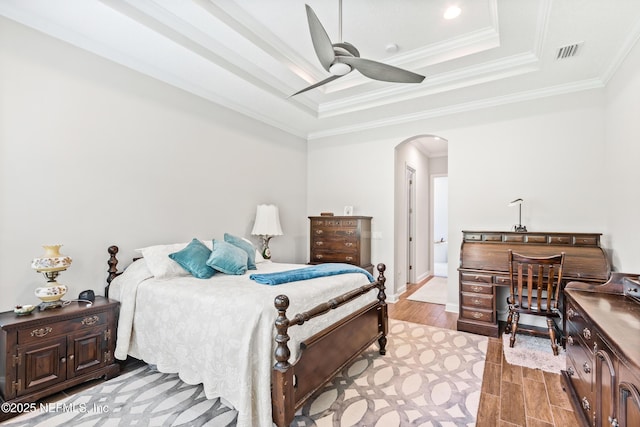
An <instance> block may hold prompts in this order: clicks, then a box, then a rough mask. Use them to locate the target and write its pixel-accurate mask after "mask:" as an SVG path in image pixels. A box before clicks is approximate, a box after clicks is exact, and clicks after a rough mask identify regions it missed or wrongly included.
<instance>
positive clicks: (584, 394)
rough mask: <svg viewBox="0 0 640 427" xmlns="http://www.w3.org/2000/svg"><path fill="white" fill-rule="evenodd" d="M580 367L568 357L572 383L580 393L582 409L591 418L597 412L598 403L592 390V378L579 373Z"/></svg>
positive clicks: (578, 393) (588, 418) (579, 398)
mask: <svg viewBox="0 0 640 427" xmlns="http://www.w3.org/2000/svg"><path fill="white" fill-rule="evenodd" d="M578 369H579V367H578V366H576V363H575V362H574V361H573V360H572V359H571V358H570V357H567V372H568V373H569V377H570V378H571V385H573V388H574V389H575V391H576V394H577V395H578V401H579V405H580V409H582V411H583V412H584V414H585V415H586V417H587V420H591V419H592V418H593V413H594V412H595V404H596V401H595V398H594V392H593V390H592V385H593V384H592V381H591V380H590V379H586V378H584V377H583V376H581V375H580V374H579V373H578V372H579V370H578Z"/></svg>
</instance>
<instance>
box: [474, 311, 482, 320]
mask: <svg viewBox="0 0 640 427" xmlns="http://www.w3.org/2000/svg"><path fill="white" fill-rule="evenodd" d="M472 316H473V318H474V319H479V318H481V317H482V313H478V312H477V311H474V312H473V314H472Z"/></svg>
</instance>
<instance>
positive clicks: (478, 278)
mask: <svg viewBox="0 0 640 427" xmlns="http://www.w3.org/2000/svg"><path fill="white" fill-rule="evenodd" d="M492 278H493V276H491V275H490V274H481V273H460V280H461V281H464V282H480V283H491V281H492Z"/></svg>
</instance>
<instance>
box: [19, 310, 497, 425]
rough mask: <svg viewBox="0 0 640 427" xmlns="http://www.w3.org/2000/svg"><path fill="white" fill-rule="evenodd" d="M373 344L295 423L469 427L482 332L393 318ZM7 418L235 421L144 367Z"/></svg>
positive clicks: (191, 389) (197, 390) (218, 404)
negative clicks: (381, 345) (383, 343)
mask: <svg viewBox="0 0 640 427" xmlns="http://www.w3.org/2000/svg"><path fill="white" fill-rule="evenodd" d="M388 339H389V342H388V344H387V354H386V355H385V356H380V354H378V352H377V348H376V346H372V347H371V348H370V349H369V350H368V351H366V352H365V353H364V354H363V355H361V356H360V357H359V358H358V359H356V361H354V363H353V364H352V365H351V366H349V367H348V368H346V369H344V370H343V372H341V373H340V374H339V375H338V376H337V377H336V378H334V379H333V380H332V381H331V382H330V383H329V384H327V385H326V386H325V387H324V389H322V390H321V391H319V392H318V393H317V394H316V395H315V396H314V397H313V398H312V399H310V401H309V402H307V404H305V405H304V406H303V407H302V408H301V409H300V410H299V411H298V414H297V416H296V418H295V420H294V423H293V424H292V425H293V426H300V427H302V426H318V427H324V426H379V427H390V426H409V425H412V426H441V425H451V426H473V425H475V419H476V414H477V410H478V404H479V399H480V388H481V384H482V374H483V371H484V361H485V355H486V349H487V342H488V340H487V338H486V337H481V336H478V335H473V334H467V333H463V332H457V331H452V330H447V329H440V328H434V327H430V326H426V325H418V324H414V323H408V322H402V321H396V320H390V333H389V336H388ZM45 409H46V411H44V412H43V411H40V410H37V411H34V412H32V413H30V414H26V415H22V416H20V417H18V418H14V419H12V420H10V421H9V422H7V425H8V426H24V427H26V426H29V427H31V426H46V427H50V426H62V425H72V426H99V425H100V426H118V425H120V426H125V425H126V426H130V425H136V426H234V425H235V418H236V411H235V410H233V409H232V408H229V407H228V406H226V405H225V404H224V402H222V401H221V400H220V399H211V400H208V399H206V398H205V397H204V394H203V392H202V387H201V386H198V385H196V386H191V385H187V384H185V383H183V382H182V381H181V380H180V379H179V378H178V376H177V375H176V374H164V373H160V372H158V371H155V370H154V369H153V368H152V367H149V366H143V367H141V368H138V369H136V370H134V371H131V372H128V373H126V374H123V375H121V376H119V377H117V378H114V379H111V380H109V381H105V382H101V383H98V384H97V385H95V386H93V387H91V388H89V389H87V390H85V391H82V392H79V393H78V394H75V395H73V396H70V397H68V398H65V399H64V400H61V401H58V402H55V403H53V404H51V405H50V406H49V407H47V408H45Z"/></svg>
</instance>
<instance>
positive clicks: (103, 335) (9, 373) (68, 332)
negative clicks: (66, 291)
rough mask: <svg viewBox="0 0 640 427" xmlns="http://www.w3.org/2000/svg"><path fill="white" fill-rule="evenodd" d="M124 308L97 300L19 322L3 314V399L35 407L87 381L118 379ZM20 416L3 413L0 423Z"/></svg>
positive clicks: (36, 313)
mask: <svg viewBox="0 0 640 427" xmlns="http://www.w3.org/2000/svg"><path fill="white" fill-rule="evenodd" d="M119 306H120V303H118V302H117V301H112V300H108V299H106V298H104V297H96V300H95V302H94V303H93V304H91V305H89V304H87V303H84V302H72V303H71V304H69V305H68V306H65V307H62V308H57V309H52V310H45V311H38V310H36V311H34V312H33V314H30V315H27V316H17V315H16V314H15V313H14V312H13V311H9V312H4V313H0V397H1V399H2V401H3V402H12V403H27V402H35V401H37V400H39V399H41V398H43V397H46V396H49V395H51V394H54V393H57V392H59V391H61V390H64V389H66V388H68V387H71V386H74V385H77V384H80V383H82V382H84V381H88V380H92V379H96V378H99V377H105V379H109V378H111V377H114V376H117V375H118V373H119V371H120V365H119V364H118V363H117V362H116V360H115V358H114V355H113V353H114V350H115V342H116V325H117V319H118V308H119ZM14 415H17V414H15V413H14V414H11V413H10V414H7V413H3V412H0V421H1V420H4V419H7V418H9V417H11V416H14Z"/></svg>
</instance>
